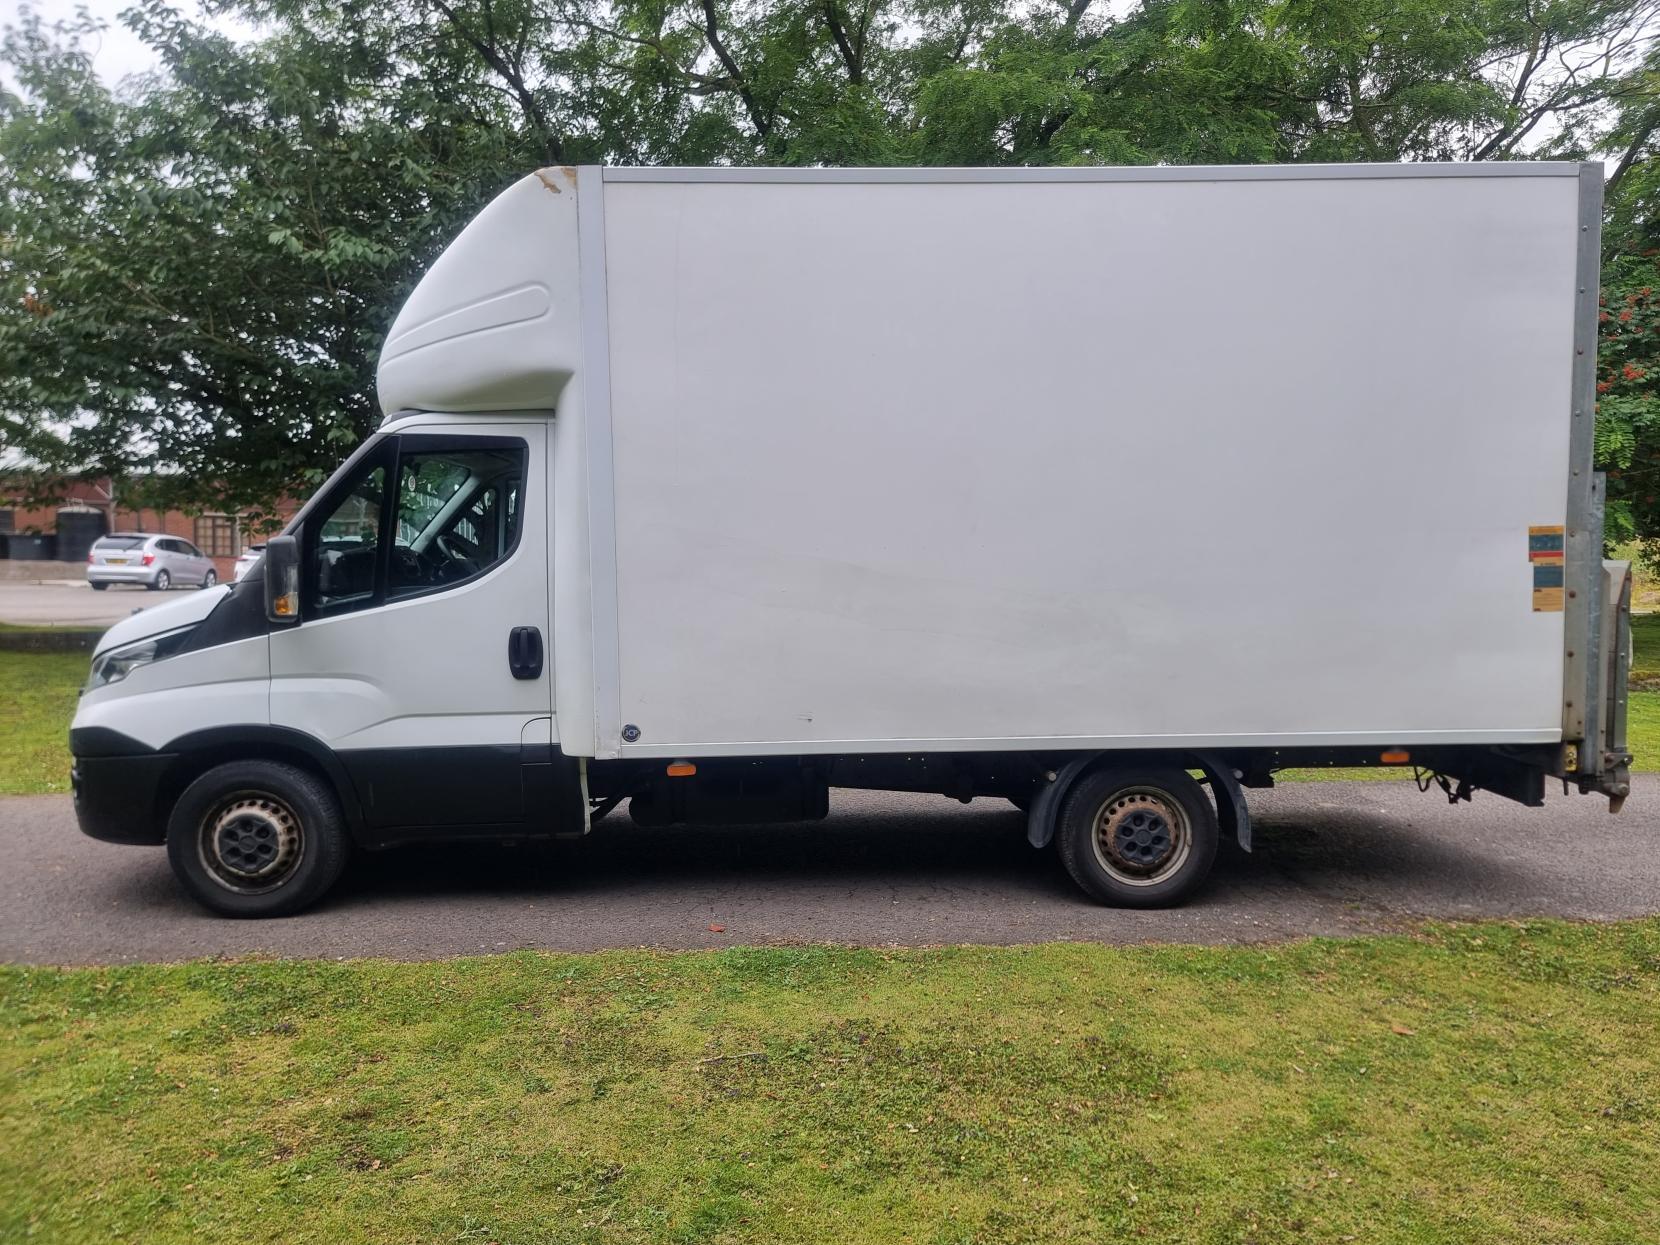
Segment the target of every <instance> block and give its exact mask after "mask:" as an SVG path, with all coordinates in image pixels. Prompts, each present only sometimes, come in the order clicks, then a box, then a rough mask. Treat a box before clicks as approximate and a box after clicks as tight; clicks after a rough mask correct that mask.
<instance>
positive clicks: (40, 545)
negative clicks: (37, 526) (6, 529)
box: [6, 532, 58, 562]
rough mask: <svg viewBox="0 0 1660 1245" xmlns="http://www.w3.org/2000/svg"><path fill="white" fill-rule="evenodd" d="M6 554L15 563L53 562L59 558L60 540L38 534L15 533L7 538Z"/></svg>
mask: <svg viewBox="0 0 1660 1245" xmlns="http://www.w3.org/2000/svg"><path fill="white" fill-rule="evenodd" d="M6 552H7V554H8V555H9V556H10V557H11V559H12V560H13V561H15V562H52V561H55V560H56V559H57V556H58V538H57V537H56V536H42V535H40V534H39V533H38V532H13V533H12V534H11V535H10V536H8V537H6Z"/></svg>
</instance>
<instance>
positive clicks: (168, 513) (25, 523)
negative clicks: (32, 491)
mask: <svg viewBox="0 0 1660 1245" xmlns="http://www.w3.org/2000/svg"><path fill="white" fill-rule="evenodd" d="M21 491H22V490H18V489H15V487H13V488H8V482H7V481H5V480H0V535H10V534H12V533H40V534H43V535H54V534H56V532H57V527H58V511H59V510H60V509H64V508H73V509H79V510H86V509H91V510H96V511H98V512H100V513H101V514H102V516H103V518H104V530H105V531H107V532H154V533H156V534H158V535H164V536H182V537H183V538H184V539H185V540H188V541H190V543H191V544H193V545H195V546H196V547H197V548H198V549H200V550H201V551H202V552H203V553H204V554H206V555H207V556H208V557H210V558H212V559H213V563H214V566H215V567H217V568H218V572H219V578H220V579H221V580H222V581H226V582H228V581H229V580H230V579H231V576H232V569H233V566H234V564H235V562H236V558H237V555H238V554H240V553H241V552H242V549H243V547H244V546H245V545H247V544H248V543H250V542H253V541H258V540H262V539H264V537H265V536H267V535H269V534H270V533H271V532H274V531H277V530H280V529H281V527H282V525H283V524H284V523H286V522H287V521H288V520H289V518H291V517H292V516H293V514H294V512H295V511H296V510H298V509H299V508H300V505H301V504H302V503H301V502H299V501H292V502H285V503H283V504H282V505H280V506H278V508H277V517H276V518H275V520H274V521H273V522H272V523H271V524H270V525H265V524H261V525H259V526H258V527H256V526H255V525H254V524H253V523H251V522H250V521H249V520H248V518H247V517H246V516H244V515H235V514H222V513H203V514H194V515H193V514H186V513H185V512H184V511H182V510H153V509H131V508H128V507H127V506H124V505H122V504H121V500H120V496H119V492H118V491H117V490H112V489H111V487H110V482H109V481H108V480H68V481H65V482H64V483H63V485H62V487H61V488H59V489H55V490H53V491H54V492H55V493H56V494H57V496H58V498H59V501H58V503H57V504H56V505H52V506H45V507H27V506H24V505H23V504H22V503H21V502H20V501H18V500H17V498H18V496H19V495H20V493H21Z"/></svg>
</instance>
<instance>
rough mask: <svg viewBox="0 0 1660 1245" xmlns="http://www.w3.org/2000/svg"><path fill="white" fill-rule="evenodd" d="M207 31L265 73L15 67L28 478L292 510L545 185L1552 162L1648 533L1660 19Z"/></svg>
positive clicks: (1216, 19)
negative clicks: (474, 242)
mask: <svg viewBox="0 0 1660 1245" xmlns="http://www.w3.org/2000/svg"><path fill="white" fill-rule="evenodd" d="M210 4H211V5H212V7H213V8H214V10H215V11H216V12H218V13H221V14H227V15H234V16H237V17H240V18H243V19H246V20H251V21H254V22H257V23H258V28H259V30H260V32H261V33H260V35H259V37H257V38H255V39H253V40H244V41H233V40H230V39H227V38H226V37H224V36H223V35H220V34H217V33H215V32H214V30H213V29H211V28H209V27H205V26H203V25H201V24H198V23H194V22H192V21H189V20H187V19H185V18H184V17H183V16H181V15H180V14H179V13H177V12H175V11H173V10H171V9H170V8H169V7H168V6H167V0H139V2H138V3H137V5H136V7H135V8H133V9H131V10H129V11H128V12H127V13H126V14H125V15H124V16H123V21H125V22H126V23H127V24H129V25H130V26H131V27H132V28H133V29H134V30H136V31H137V32H138V33H139V34H140V35H141V36H142V38H143V39H144V40H145V41H146V42H147V43H148V44H149V45H150V46H151V47H152V48H154V49H156V51H157V53H158V55H159V58H160V60H161V63H162V65H163V70H162V72H160V73H157V74H155V75H153V76H150V77H148V78H145V79H142V80H138V81H130V82H127V83H123V84H119V85H117V86H113V87H112V86H111V85H109V84H106V83H103V82H101V81H99V79H98V78H97V77H96V75H94V73H93V72H92V69H91V65H90V62H89V60H88V58H87V55H86V53H85V51H84V47H85V44H86V39H87V37H88V36H90V35H92V34H93V33H94V31H93V27H92V25H91V23H89V22H88V21H87V20H86V19H85V18H84V17H83V18H79V19H76V20H74V21H71V22H69V23H67V24H64V25H59V26H56V27H50V28H49V27H47V26H46V25H44V24H43V23H42V22H40V21H39V20H38V19H35V18H32V17H26V18H25V20H24V21H23V23H22V24H21V25H20V26H19V27H17V28H16V29H13V30H12V31H10V32H9V34H8V36H7V38H6V40H5V43H4V45H3V48H0V61H3V62H4V65H5V67H6V68H7V69H8V70H9V72H10V76H11V77H12V78H13V79H14V80H15V81H16V82H17V83H19V85H20V87H21V90H20V91H19V92H17V93H15V94H13V95H10V96H6V95H3V94H0V438H3V440H4V442H5V444H6V445H8V446H10V447H13V448H14V449H15V450H16V451H19V452H21V453H23V454H26V455H27V456H28V457H29V458H30V459H31V460H32V461H35V462H38V463H41V464H45V465H47V466H49V467H52V468H55V469H58V470H63V471H91V472H96V473H105V472H107V473H110V474H114V475H117V476H128V477H132V478H134V479H135V480H140V479H141V480H143V481H144V488H146V489H147V490H149V491H150V492H151V493H152V494H153V495H156V497H157V500H174V501H182V502H185V503H187V504H197V505H201V504H208V503H213V504H217V505H222V506H226V507H236V508H242V507H246V506H250V505H255V506H257V505H262V504H268V503H269V502H270V501H271V500H272V499H273V498H275V497H276V496H278V495H280V494H281V493H283V492H285V491H290V490H296V489H303V488H304V487H306V485H307V484H308V483H309V482H310V481H312V480H314V479H315V478H316V476H317V475H318V473H320V472H321V471H323V470H324V469H326V468H327V467H328V466H329V465H330V464H331V463H332V462H333V461H334V460H335V459H337V458H338V457H339V456H340V454H341V453H342V451H343V450H344V448H345V447H346V446H347V445H348V444H349V443H351V442H353V441H355V440H357V439H358V438H360V437H361V436H362V435H364V434H365V433H366V432H367V431H368V430H369V429H370V427H372V425H373V423H374V403H373V392H372V384H373V360H374V356H375V352H376V350H377V348H378V345H379V342H380V339H381V335H382V334H383V332H384V331H385V328H386V326H387V324H388V322H389V320H390V317H391V316H392V314H394V313H395V311H396V309H397V307H398V305H399V304H400V303H401V301H402V298H403V296H404V295H405V294H406V293H407V290H408V288H409V286H410V284H411V283H412V281H413V280H414V279H415V278H416V277H417V276H418V275H419V273H420V271H421V270H422V269H423V267H424V266H425V265H426V263H428V262H429V261H430V259H431V257H432V255H433V254H434V253H435V251H436V250H437V248H438V247H439V246H441V245H442V243H443V242H444V241H445V240H447V239H448V238H449V237H450V236H452V235H453V234H454V232H455V231H456V230H457V229H458V228H459V226H460V225H461V223H462V222H463V221H464V220H465V219H466V218H467V217H468V216H470V215H471V214H472V213H473V212H474V211H475V210H476V209H477V208H478V207H479V206H480V205H481V204H482V203H483V202H485V201H486V200H487V199H488V198H489V197H490V196H491V195H492V194H493V193H495V191H496V190H498V189H499V188H501V187H502V186H503V185H505V184H506V183H507V182H509V181H511V180H512V179H513V177H514V176H515V175H517V174H518V173H519V172H522V171H523V170H524V169H526V168H528V167H533V166H535V165H539V164H547V163H579V162H588V161H605V162H612V163H648V164H660V163H683V164H706V163H742V164H793V165H849V164H973V165H1053V164H1080V163H1154V162H1165V163H1190V162H1229V163H1249V162H1259V161H1305V160H1324V161H1329V160H1423V159H1510V158H1517V157H1521V156H1528V155H1539V154H1545V155H1552V154H1560V155H1564V156H1569V157H1575V158H1579V157H1588V156H1599V157H1601V158H1604V159H1606V160H1608V161H1609V165H1610V169H1611V176H1610V181H1609V203H1610V215H1609V228H1608V231H1607V237H1608V242H1609V251H1610V255H1609V263H1608V277H1609V288H1608V298H1609V300H1610V303H1609V307H1610V312H1611V314H1610V319H1609V321H1608V323H1607V324H1606V325H1605V342H1604V353H1603V368H1602V379H1603V380H1604V382H1605V383H1606V384H1607V385H1608V388H1607V389H1606V390H1605V392H1604V395H1603V406H1604V410H1603V426H1604V430H1605V433H1604V437H1603V442H1602V449H1603V452H1604V455H1605V457H1606V458H1607V460H1608V461H1609V462H1610V464H1612V465H1613V466H1614V467H1615V469H1616V470H1619V471H1620V472H1621V473H1622V474H1621V475H1620V476H1619V477H1618V478H1617V479H1616V481H1615V487H1614V492H1615V495H1616V506H1615V518H1616V523H1617V524H1618V525H1621V526H1620V529H1619V530H1620V531H1622V532H1636V533H1641V534H1644V535H1648V534H1651V533H1660V503H1656V502H1654V501H1653V500H1652V498H1649V494H1648V493H1647V492H1645V491H1643V490H1646V489H1647V488H1649V487H1650V483H1652V485H1653V486H1654V487H1655V491H1656V493H1657V494H1660V478H1657V477H1660V427H1656V426H1655V423H1656V421H1657V420H1660V414H1657V413H1656V410H1655V406H1654V391H1653V387H1652V380H1650V379H1649V378H1650V377H1651V376H1652V375H1653V368H1652V367H1651V366H1650V363H1649V362H1648V361H1649V360H1652V355H1653V344H1654V333H1653V329H1652V316H1651V313H1650V311H1649V308H1650V307H1651V306H1652V304H1651V303H1650V302H1649V301H1648V300H1649V299H1650V297H1651V296H1650V295H1649V294H1648V293H1645V292H1643V291H1644V290H1645V288H1650V287H1652V285H1653V284H1654V282H1653V281H1652V279H1651V278H1652V277H1653V276H1654V271H1653V269H1654V262H1653V261H1654V253H1655V252H1654V248H1655V245H1656V234H1655V225H1654V221H1655V214H1654V209H1655V199H1656V197H1657V195H1660V176H1657V174H1656V172H1655V169H1656V165H1657V163H1660V162H1657V161H1656V160H1655V158H1654V156H1655V152H1654V147H1655V142H1656V121H1657V115H1660V113H1657V110H1660V104H1657V103H1656V69H1657V64H1656V60H1655V54H1654V52H1653V50H1652V46H1651V45H1652V41H1653V35H1654V32H1655V29H1656V22H1657V14H1660V0H1139V2H1138V3H1133V4H1131V5H1130V6H1129V7H1127V8H1125V7H1124V6H1113V7H1111V8H1109V6H1108V5H1107V4H1106V3H1105V0H1093V2H1092V0H1021V2H1019V3H1016V2H1014V0H345V2H344V3H336V2H334V0H210ZM1645 41H1646V42H1645ZM1518 262H1526V257H1525V256H1519V257H1518ZM1631 295H1635V298H1634V300H1633V301H1631V302H1630V303H1629V304H1627V303H1626V302H1624V301H1622V300H1625V299H1627V297H1628V296H1631ZM1616 301H1618V302H1619V305H1618V306H1615V305H1614V303H1615V302H1616ZM1628 306H1629V308H1630V309H1631V310H1632V312H1633V314H1632V316H1631V317H1630V318H1629V319H1621V318H1620V317H1621V315H1622V314H1623V312H1624V311H1625V310H1627V309H1628ZM1640 317H1641V318H1643V323H1645V324H1647V325H1649V328H1648V330H1647V336H1646V337H1644V336H1642V335H1641V334H1639V333H1638V332H1637V331H1636V330H1635V329H1633V328H1631V327H1630V326H1631V325H1633V324H1634V323H1635V322H1637V321H1638V319H1639V318H1640ZM1633 373H1635V375H1634V374H1633ZM1645 481H1647V482H1648V483H1645ZM1645 498H1649V500H1643V499H1645Z"/></svg>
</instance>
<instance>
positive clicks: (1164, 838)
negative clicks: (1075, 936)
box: [1055, 767, 1217, 908]
mask: <svg viewBox="0 0 1660 1245" xmlns="http://www.w3.org/2000/svg"><path fill="white" fill-rule="evenodd" d="M1216 840H1217V827H1216V810H1215V809H1214V808H1212V807H1211V803H1210V800H1209V799H1208V798H1207V797H1206V795H1205V792H1204V789H1203V788H1202V787H1200V786H1199V784H1198V783H1197V782H1195V781H1194V780H1193V779H1192V778H1191V777H1190V776H1189V775H1188V774H1187V773H1186V771H1184V770H1179V769H1137V768H1133V767H1125V768H1121V769H1119V768H1115V769H1103V770H1096V771H1095V772H1094V773H1091V774H1086V775H1085V776H1084V777H1083V778H1081V779H1079V780H1078V782H1077V783H1076V784H1075V785H1074V786H1073V788H1072V790H1071V791H1070V792H1068V793H1067V796H1066V799H1065V800H1064V801H1063V802H1062V804H1061V810H1060V816H1059V818H1058V820H1057V823H1056V827H1055V844H1056V847H1057V848H1058V850H1059V851H1060V857H1061V863H1062V864H1064V865H1065V866H1066V871H1067V872H1068V873H1070V874H1071V875H1072V880H1073V881H1075V882H1077V883H1078V885H1079V886H1081V887H1083V889H1084V890H1086V891H1088V892H1089V894H1091V895H1092V896H1094V897H1095V898H1096V899H1099V900H1100V901H1101V902H1103V903H1109V904H1113V905H1116V906H1118V907H1123V908H1164V907H1169V906H1171V905H1173V904H1177V903H1180V902H1181V901H1182V900H1184V899H1186V898H1187V897H1188V896H1189V895H1190V894H1192V893H1193V891H1194V890H1195V889H1197V887H1198V886H1199V884H1200V883H1201V882H1203V881H1204V880H1205V876H1206V875H1207V874H1208V873H1209V872H1210V867H1211V864H1212V862H1213V861H1215V859H1216Z"/></svg>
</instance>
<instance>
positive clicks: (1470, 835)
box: [0, 775, 1660, 964]
mask: <svg viewBox="0 0 1660 1245" xmlns="http://www.w3.org/2000/svg"><path fill="white" fill-rule="evenodd" d="M1251 795H1252V801H1253V808H1254V810H1255V816H1256V818H1257V822H1258V825H1257V838H1258V844H1257V851H1256V852H1255V853H1254V854H1253V855H1251V856H1248V857H1247V856H1244V855H1242V854H1240V853H1238V852H1237V851H1232V852H1227V853H1225V854H1224V855H1223V856H1222V857H1221V858H1220V859H1219V860H1218V862H1217V867H1216V871H1215V873H1214V874H1213V876H1212V881H1211V883H1210V884H1209V885H1208V886H1207V888H1206V889H1205V890H1204V891H1203V892H1202V893H1201V894H1200V895H1199V896H1198V897H1197V898H1196V899H1195V900H1194V901H1193V902H1191V903H1190V904H1188V905H1187V906H1186V907H1183V908H1179V909H1175V910H1171V911H1164V912H1126V911H1117V910H1113V909H1109V908H1101V907H1097V906H1095V905H1094V904H1092V903H1090V902H1088V901H1087V900H1085V899H1084V898H1083V896H1082V895H1081V894H1080V893H1079V892H1078V891H1077V890H1076V888H1075V887H1074V886H1073V885H1072V882H1071V881H1070V879H1068V878H1067V877H1066V875H1065V873H1064V872H1063V871H1062V869H1061V867H1060V865H1059V862H1058V861H1057V860H1056V859H1055V857H1054V855H1053V853H1051V852H1041V853H1040V852H1034V851H1033V850H1032V849H1031V848H1030V847H1028V846H1027V845H1026V843H1025V840H1024V837H1023V834H1024V819H1023V818H1022V817H1021V816H1020V815H1019V814H1017V813H1015V812H1014V810H1013V809H1011V808H1009V807H1008V806H1007V805H1006V804H1003V803H1002V802H1001V801H996V800H978V801H976V802H975V803H974V804H972V805H970V806H968V807H964V806H962V805H959V804H955V803H953V802H951V801H948V800H945V799H942V798H940V797H937V796H902V795H887V794H879V795H878V794H866V793H850V792H840V793H837V795H836V798H835V800H834V804H833V806H832V807H833V812H832V814H831V817H830V818H829V820H827V821H825V822H821V823H818V824H816V825H805V826H771V827H730V828H716V829H681V830H659V831H645V830H636V829H635V828H634V827H633V825H632V824H631V823H630V822H629V820H628V818H627V816H626V814H623V815H620V816H618V815H613V817H612V818H611V819H609V820H607V821H606V822H605V823H603V824H602V825H601V827H600V828H599V829H598V830H596V832H595V833H594V834H593V835H592V836H591V837H590V838H588V839H587V840H585V841H582V842H577V843H560V844H551V845H546V846H538V847H535V848H497V847H479V846H471V847H448V848H422V849H408V850H405V851H402V852H397V853H389V854H384V855H380V856H372V857H368V858H366V859H364V860H363V861H361V862H359V863H357V864H356V865H354V867H353V870H352V872H351V873H350V874H348V876H347V878H346V879H345V880H344V881H343V882H342V884H341V886H340V887H339V888H338V889H337V891H336V892H335V893H334V894H333V895H332V896H330V897H329V898H328V899H326V900H325V901H324V902H323V904H322V905H321V906H320V907H318V908H316V909H314V910H313V911H311V912H308V913H305V914H303V915H301V916H298V917H290V918H287V919H285V920H277V921H258V922H250V921H227V920H221V919H218V918H214V917H211V916H207V915H205V914H204V913H202V912H201V911H200V910H198V909H197V908H195V907H194V906H193V905H191V903H190V902H189V901H188V900H186V899H185V898H184V896H183V895H182V894H181V893H180V892H179V890H178V889H177V887H176V886H175V885H174V883H173V879H172V875H171V874H170V873H169V871H168V868H167V861H166V858H165V854H164V852H163V851H162V850H161V849H160V848H137V847H118V846H113V845H109V844H103V843H95V842H93V841H92V840H90V839H86V838H84V837H83V836H82V835H81V834H80V833H79V831H77V830H76V829H75V823H74V814H73V812H72V810H71V808H70V804H69V800H68V799H67V798H66V797H63V796H23V797H11V798H6V799H0V844H3V848H0V850H3V852H4V867H3V869H0V879H3V880H0V896H3V902H0V960H7V961H14V962H15V961H22V962H34V963H70V964H80V963H105V962H109V963H118V962H125V961H136V960H161V961H167V960H180V959H189V958H194V957H200V956H212V955H244V954H248V953H253V952H267V953H272V954H277V955H297V956H387V957H392V958H396V959H424V958H431V957H443V956H453V955H472V954H478V953H480V952H493V951H502V950H507V949H511V948H517V947H542V948H549V949H555V950H570V951H587V950H594V949H597V948H602V947H635V946H650V947H720V946H730V945H733V944H737V943H749V944H765V943H792V942H838V943H862V944H875V945H889V944H901V945H927V944H938V943H1022V942H1038V941H1044V940H1051V939H1071V940H1095V941H1101V942H1115V943H1135V942H1148V941H1158V942H1193V943H1232V942H1255V941H1262V940H1273V939H1287V938H1295V937H1299V936H1302V935H1308V934H1329V935H1345V934H1356V933H1363V932H1369V931H1375V930H1387V929H1393V928H1399V927H1401V926H1402V925H1403V924H1405V923H1407V922H1409V921H1411V920H1413V919H1416V918H1420V917H1450V918H1472V917H1521V916H1542V915H1554V916H1564V917H1575V918H1583V919H1590V920H1603V919H1611V918H1618V917H1631V916H1640V915H1646V914H1650V913H1655V912H1660V775H1643V776H1641V777H1639V779H1638V780H1637V784H1636V788H1635V792H1634V794H1633V796H1632V798H1631V801H1630V802H1629V804H1628V805H1627V806H1626V810H1625V812H1624V813H1623V814H1621V815H1620V816H1618V817H1611V816H1609V815H1608V813H1607V811H1606V805H1605V803H1604V801H1603V800H1601V799H1600V798H1596V797H1591V796H1572V797H1562V796H1553V797H1551V798H1550V800H1549V802H1548V803H1547V805H1546V806H1545V807H1544V808H1542V809H1523V808H1520V807H1518V806H1516V805H1513V804H1510V803H1508V802H1507V801H1504V800H1501V799H1499V798H1497V797H1495V796H1487V795H1478V796H1477V797H1476V801H1475V803H1473V804H1464V805H1460V806H1458V807H1449V806H1448V805H1447V802H1446V800H1445V799H1444V798H1443V797H1442V796H1441V795H1440V794H1439V793H1438V792H1430V793H1427V794H1425V793H1420V792H1419V791H1417V790H1416V789H1415V788H1414V787H1413V786H1412V785H1411V784H1410V783H1399V782H1388V783H1318V784H1316V783H1309V784H1296V785H1288V786H1285V787H1282V788H1280V789H1278V790H1274V791H1263V792H1253V793H1251ZM711 926H721V927H722V929H720V930H719V931H716V930H712V929H711V928H710V927H711Z"/></svg>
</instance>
